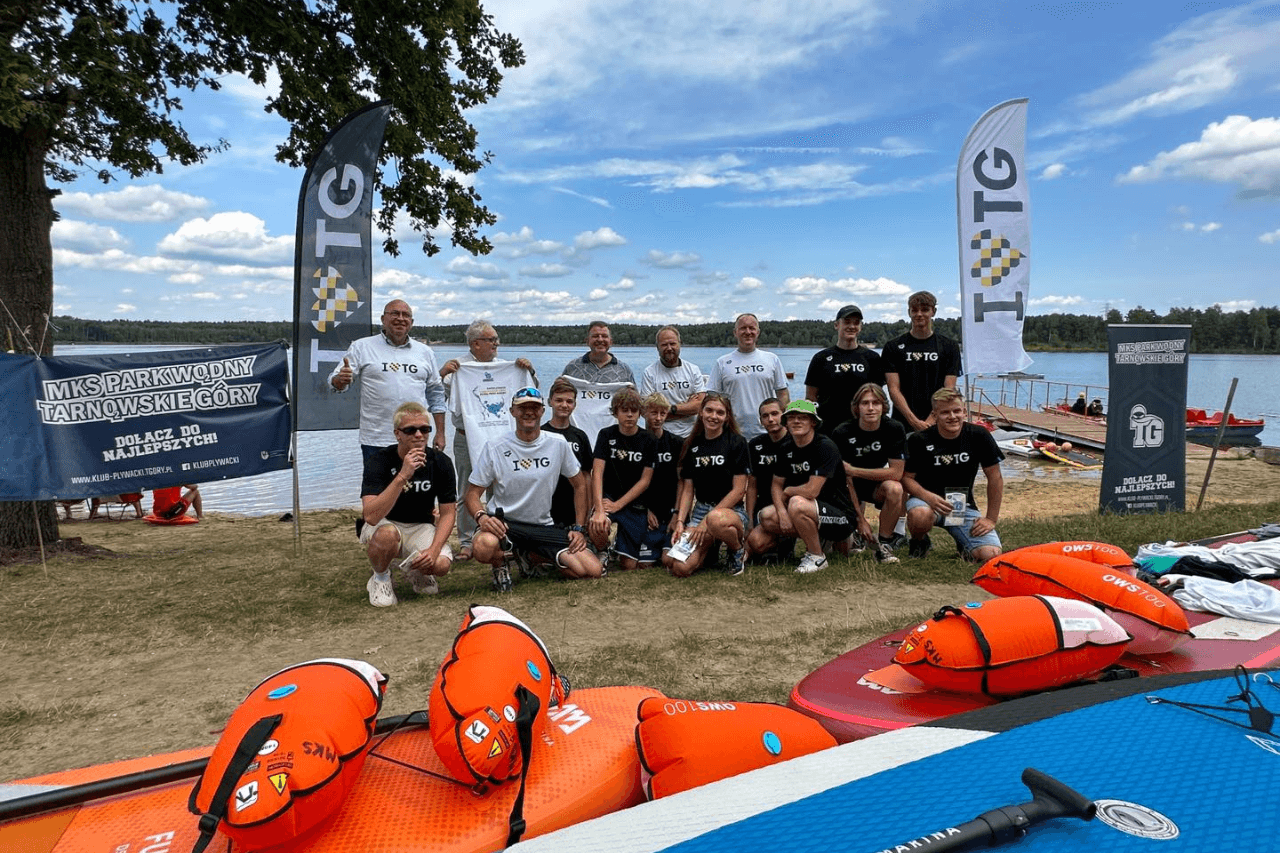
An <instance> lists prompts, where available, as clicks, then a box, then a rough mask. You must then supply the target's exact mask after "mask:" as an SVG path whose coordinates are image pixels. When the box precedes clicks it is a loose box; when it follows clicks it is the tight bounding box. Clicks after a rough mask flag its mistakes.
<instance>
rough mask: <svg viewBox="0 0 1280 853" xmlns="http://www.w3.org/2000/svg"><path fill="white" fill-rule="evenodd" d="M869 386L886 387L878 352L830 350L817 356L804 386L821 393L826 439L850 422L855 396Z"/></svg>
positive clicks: (818, 402)
mask: <svg viewBox="0 0 1280 853" xmlns="http://www.w3.org/2000/svg"><path fill="white" fill-rule="evenodd" d="M868 382H873V383H875V384H876V385H883V384H884V368H883V365H882V364H881V363H880V356H879V355H878V354H877V353H876V351H875V350H873V349H870V348H869V347H864V346H857V347H854V348H853V349H841V348H840V347H827V348H826V349H824V350H819V351H818V353H817V354H816V355H814V357H813V358H812V360H810V362H809V370H808V372H807V373H805V375H804V384H805V385H811V386H813V387H814V388H817V389H818V399H817V404H818V416H819V417H821V418H822V426H821V427H819V429H820V430H821V431H822V433H823V434H824V435H831V433H832V432H833V431H834V430H835V428H836V426H837V425H839V424H840V423H842V422H844V421H847V420H849V415H850V414H851V412H850V410H849V405H850V403H852V401H853V395H854V394H856V393H858V389H859V388H861V387H862V386H863V385H865V384H867V383H868Z"/></svg>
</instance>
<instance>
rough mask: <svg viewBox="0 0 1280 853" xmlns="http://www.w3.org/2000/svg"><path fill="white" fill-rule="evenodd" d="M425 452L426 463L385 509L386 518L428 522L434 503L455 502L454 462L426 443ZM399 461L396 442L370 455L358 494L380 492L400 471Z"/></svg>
mask: <svg viewBox="0 0 1280 853" xmlns="http://www.w3.org/2000/svg"><path fill="white" fill-rule="evenodd" d="M426 454H427V459H426V462H425V464H423V465H422V467H421V468H419V469H418V470H417V471H414V472H413V479H411V480H410V481H409V482H408V484H407V488H405V490H404V491H403V492H401V493H400V496H399V497H397V498H396V502H395V503H394V504H393V505H392V507H391V509H390V510H389V511H388V512H387V516H386V517H387V518H388V519H389V520H391V521H399V522H401V523H403V524H427V523H430V522H431V520H432V515H431V514H432V513H433V512H434V511H435V508H436V505H437V504H451V503H457V501H458V486H457V482H458V481H457V479H456V478H455V476H454V473H453V462H452V461H450V459H449V457H448V456H446V455H445V454H443V453H441V452H440V451H439V450H436V449H435V448H434V447H427V448H426ZM402 465H404V460H403V459H401V458H400V452H399V449H398V445H395V444H392V445H389V446H387V447H384V448H382V449H381V450H379V451H378V452H377V453H375V454H374V455H373V456H371V457H369V461H368V462H366V463H365V466H364V477H363V478H362V480H361V482H360V497H364V496H365V495H380V494H382V493H383V491H385V490H386V488H387V486H389V485H391V481H392V480H394V479H395V478H396V475H397V474H399V473H400V468H401V466H402Z"/></svg>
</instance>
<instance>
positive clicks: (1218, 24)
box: [1077, 3, 1280, 125]
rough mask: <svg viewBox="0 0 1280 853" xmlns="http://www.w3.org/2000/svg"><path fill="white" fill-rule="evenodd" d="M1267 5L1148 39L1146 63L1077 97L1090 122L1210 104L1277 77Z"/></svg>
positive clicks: (1276, 37)
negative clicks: (1150, 43) (1150, 44)
mask: <svg viewBox="0 0 1280 853" xmlns="http://www.w3.org/2000/svg"><path fill="white" fill-rule="evenodd" d="M1272 5H1273V4H1271V3H1246V4H1242V5H1239V6H1234V7H1231V8H1228V9H1223V10H1217V11H1213V12H1209V13H1207V14H1204V15H1201V16H1199V17H1195V18H1191V19H1190V20H1188V21H1185V22H1184V23H1182V24H1180V25H1179V26H1177V27H1176V28H1174V29H1173V30H1172V31H1171V32H1169V33H1168V34H1167V35H1165V36H1164V37H1163V38H1161V39H1159V40H1158V41H1156V42H1155V43H1154V44H1153V45H1152V47H1151V51H1150V55H1149V56H1148V58H1147V60H1146V61H1145V62H1144V63H1143V64H1142V65H1140V66H1138V67H1136V68H1134V69H1133V70H1132V71H1130V72H1129V73H1127V74H1125V75H1124V76H1123V77H1121V78H1120V79H1118V80H1116V81H1115V82H1113V83H1109V84H1107V85H1106V86H1103V87H1101V88H1099V89H1096V90H1094V91H1092V92H1090V93H1088V94H1086V95H1083V96H1081V97H1080V98H1079V99H1077V101H1078V104H1079V105H1080V106H1081V107H1082V108H1083V110H1084V111H1085V113H1086V116H1087V121H1088V122H1089V123H1091V124H1095V125H1098V124H1103V125H1105V124H1117V123H1120V122H1124V121H1127V120H1129V119H1133V118H1136V117H1138V116H1143V115H1168V114H1173V113H1180V112H1186V111H1188V110H1192V109H1198V108H1200V107H1204V106H1206V105H1209V104H1213V103H1216V102H1218V101H1220V100H1222V99H1224V98H1226V97H1228V96H1229V95H1231V94H1232V93H1233V92H1235V91H1238V90H1242V89H1244V88H1245V87H1246V86H1252V87H1254V88H1255V89H1261V88H1264V87H1265V86H1266V84H1267V83H1268V82H1270V83H1271V84H1272V85H1274V83H1275V81H1276V79H1277V66H1276V63H1275V51H1276V47H1277V45H1278V44H1280V20H1276V19H1275V16H1274V14H1272V13H1271V11H1270V9H1269V7H1270V6H1272Z"/></svg>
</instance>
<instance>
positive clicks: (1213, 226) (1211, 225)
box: [1200, 222, 1222, 233]
mask: <svg viewBox="0 0 1280 853" xmlns="http://www.w3.org/2000/svg"><path fill="white" fill-rule="evenodd" d="M1221 227H1222V223H1221V222H1206V223H1205V224H1204V225H1201V226H1200V230H1201V231H1204V232H1207V233H1212V232H1214V231H1217V230H1218V229H1219V228H1221Z"/></svg>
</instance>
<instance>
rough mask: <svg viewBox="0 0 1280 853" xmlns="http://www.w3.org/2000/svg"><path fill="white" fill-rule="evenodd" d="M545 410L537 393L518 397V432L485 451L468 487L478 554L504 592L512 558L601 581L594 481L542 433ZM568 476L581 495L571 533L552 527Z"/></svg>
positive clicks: (557, 440) (514, 401)
mask: <svg viewBox="0 0 1280 853" xmlns="http://www.w3.org/2000/svg"><path fill="white" fill-rule="evenodd" d="M544 408H545V407H544V406H543V404H542V394H541V392H539V391H538V389H537V388H521V389H520V390H519V391H517V392H516V393H515V395H514V396H513V397H512V398H511V417H512V419H513V420H514V421H515V425H516V426H515V432H514V433H512V434H509V435H506V436H503V437H502V438H495V439H491V440H490V441H489V442H488V443H487V444H485V446H484V452H483V453H481V454H480V460H479V462H478V463H477V464H476V466H475V468H473V469H472V471H471V479H470V480H469V481H468V482H467V493H466V499H465V504H466V511H467V512H468V513H470V514H471V517H472V518H474V519H475V521H476V535H475V537H474V538H473V539H472V540H471V546H472V549H473V550H472V554H473V557H474V558H475V560H476V561H477V562H480V563H488V564H489V565H490V566H493V583H494V586H495V587H496V588H497V589H498V590H499V591H500V592H505V591H507V590H509V589H511V585H512V578H511V572H510V569H509V568H508V567H507V558H508V556H511V555H514V556H516V557H517V559H525V558H527V557H528V556H530V555H534V554H536V555H540V556H542V557H544V558H545V559H547V560H548V561H549V562H552V563H554V564H555V565H556V566H558V567H559V568H560V571H561V573H562V574H563V575H564V576H565V577H567V578H598V577H600V575H601V571H600V561H599V560H598V559H597V558H596V555H595V554H593V553H592V552H591V549H590V548H588V547H587V538H586V536H585V534H584V533H583V527H582V525H583V522H585V521H586V518H587V506H588V503H589V497H590V495H589V491H588V486H587V477H586V474H584V473H583V472H582V469H581V468H580V467H579V465H578V460H577V459H575V458H574V456H573V451H572V449H570V447H569V443H568V442H567V441H565V440H564V439H563V438H561V437H560V436H558V435H555V434H554V433H549V432H548V433H544V432H543V431H542V412H543V410H544ZM561 476H564V477H567V478H568V480H569V483H570V484H571V486H572V488H573V495H574V504H575V507H576V511H577V518H576V520H575V523H574V524H573V525H571V526H569V527H568V528H565V527H562V526H560V525H557V524H554V523H553V522H552V520H551V502H552V495H553V494H554V493H555V490H556V484H557V483H558V482H559V481H560V477H561ZM485 489H492V493H491V495H490V497H489V503H488V505H487V506H482V505H481V499H482V497H483V495H484V490H485Z"/></svg>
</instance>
